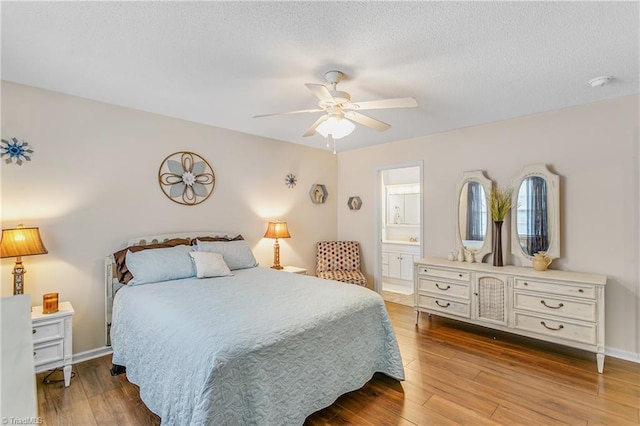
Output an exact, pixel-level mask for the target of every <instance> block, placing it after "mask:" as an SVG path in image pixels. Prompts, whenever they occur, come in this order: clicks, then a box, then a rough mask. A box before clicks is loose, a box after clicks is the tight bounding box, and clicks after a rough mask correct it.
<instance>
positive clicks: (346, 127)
mask: <svg viewBox="0 0 640 426" xmlns="http://www.w3.org/2000/svg"><path fill="white" fill-rule="evenodd" d="M355 128H356V125H355V124H353V123H352V122H351V121H350V120H347V119H346V118H343V117H341V116H339V115H338V116H336V115H332V116H330V117H329V118H327V119H326V120H325V121H323V122H322V123H320V125H319V126H318V127H316V132H317V133H319V134H321V135H322V137H324V138H326V137H329V135H331V137H332V138H333V139H342V138H344V137H345V136H349V135H350V134H351V133H352V132H353V130H354V129H355Z"/></svg>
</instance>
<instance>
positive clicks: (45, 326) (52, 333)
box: [31, 320, 64, 344]
mask: <svg viewBox="0 0 640 426" xmlns="http://www.w3.org/2000/svg"><path fill="white" fill-rule="evenodd" d="M31 328H32V334H33V343H34V344H37V343H40V342H47V341H49V340H54V339H62V338H63V337H64V321H63V320H55V321H51V322H44V323H40V324H34V325H33V326H32V327H31Z"/></svg>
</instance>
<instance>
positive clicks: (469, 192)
mask: <svg viewBox="0 0 640 426" xmlns="http://www.w3.org/2000/svg"><path fill="white" fill-rule="evenodd" d="M491 186H492V182H491V180H490V179H489V178H487V177H486V176H485V175H484V172H482V171H480V170H476V171H471V172H464V173H463V175H462V180H461V181H460V183H459V184H458V192H457V194H458V197H457V200H456V201H457V212H458V221H457V226H456V236H457V242H458V246H462V247H464V248H465V249H466V250H467V251H473V252H474V253H475V259H476V261H477V262H482V259H483V257H484V256H485V255H487V254H488V253H490V252H491V218H490V214H489V210H488V206H487V195H488V194H489V193H490V192H491Z"/></svg>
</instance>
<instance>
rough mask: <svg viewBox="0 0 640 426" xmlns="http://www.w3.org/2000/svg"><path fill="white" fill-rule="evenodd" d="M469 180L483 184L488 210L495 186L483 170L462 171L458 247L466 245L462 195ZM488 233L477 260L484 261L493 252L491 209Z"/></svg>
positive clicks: (458, 208)
mask: <svg viewBox="0 0 640 426" xmlns="http://www.w3.org/2000/svg"><path fill="white" fill-rule="evenodd" d="M468 182H478V183H479V184H480V185H482V189H483V190H484V195H485V198H487V210H488V209H489V201H488V197H489V194H491V188H493V181H492V180H491V179H489V178H488V177H487V176H486V175H485V174H484V171H482V170H472V171H467V172H463V173H462V179H461V180H460V182H458V186H457V190H456V243H457V244H458V247H464V245H463V244H462V235H461V234H460V195H462V188H464V185H465V184H466V183H468ZM486 229H487V233H486V235H485V238H484V244H482V247H481V248H480V250H478V251H476V262H479V263H482V261H483V260H484V257H485V256H486V255H488V254H489V253H491V251H492V249H493V222H492V220H491V211H487V228H486Z"/></svg>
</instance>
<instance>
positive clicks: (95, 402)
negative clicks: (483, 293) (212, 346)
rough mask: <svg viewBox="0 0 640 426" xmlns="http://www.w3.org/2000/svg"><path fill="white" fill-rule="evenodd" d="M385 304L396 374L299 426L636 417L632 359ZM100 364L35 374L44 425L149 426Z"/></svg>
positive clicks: (134, 400) (134, 394) (106, 360)
mask: <svg viewBox="0 0 640 426" xmlns="http://www.w3.org/2000/svg"><path fill="white" fill-rule="evenodd" d="M387 309H388V311H389V316H390V318H391V322H392V325H393V327H394V330H395V332H396V336H397V339H398V345H399V347H400V351H401V353H402V359H403V364H404V365H405V376H406V380H405V381H404V382H398V381H396V380H394V379H392V378H389V377H387V376H385V375H383V374H380V373H377V374H375V375H374V377H373V378H372V379H371V380H370V381H369V382H368V383H367V384H366V385H365V386H364V387H362V388H361V389H359V390H356V391H354V392H350V393H348V394H346V395H343V396H341V397H340V398H338V399H337V400H336V402H335V403H333V404H332V405H331V406H329V407H327V408H325V409H323V410H320V411H318V412H316V413H314V414H312V415H311V416H309V417H308V418H307V419H306V421H305V425H307V426H316V425H330V426H333V425H357V426H378V425H394V426H417V425H448V424H451V425H453V424H474V425H475V424H502V425H556V424H569V425H580V426H586V425H587V424H589V425H590V424H616V425H626V424H639V423H640V364H635V363H631V362H628V361H624V360H619V359H615V358H609V357H608V358H607V361H606V363H605V371H604V374H598V373H597V372H596V369H595V359H594V356H593V354H591V353H588V352H584V351H579V350H575V349H571V348H565V347H560V346H557V345H550V344H546V343H540V342H537V341H535V340H533V339H526V338H522V337H519V336H513V335H509V334H507V333H500V332H498V333H496V332H495V330H489V329H485V328H482V327H474V326H471V327H468V326H466V325H464V324H461V323H459V322H456V321H451V320H445V319H442V318H438V317H435V316H432V317H430V318H429V317H427V316H426V315H421V316H420V325H419V327H416V326H415V322H414V321H415V316H414V315H415V314H414V311H413V309H412V308H411V307H407V306H403V305H398V304H394V303H387ZM494 337H495V338H494ZM110 367H111V356H105V357H101V358H97V359H94V360H90V361H86V362H83V363H80V364H77V365H75V366H74V370H75V371H76V373H77V375H76V377H75V378H73V379H72V381H71V386H70V387H68V388H65V387H64V386H63V385H62V383H53V384H49V385H43V384H42V383H41V380H42V377H43V376H44V373H42V374H39V375H37V380H38V385H37V395H38V408H39V415H40V416H42V417H43V420H44V424H46V425H65V426H66V425H73V426H75V425H81V426H85V425H87V426H91V425H96V426H100V425H125V426H127V425H131V426H138V425H145V426H147V425H150V426H158V425H159V424H160V418H159V417H158V416H156V415H155V414H153V413H152V412H151V411H149V409H148V408H147V407H146V406H145V405H144V403H143V402H142V401H141V400H140V393H139V389H138V387H137V386H136V385H134V384H132V383H130V382H128V381H127V378H126V375H125V374H122V375H120V376H116V377H112V376H111V375H110V374H109V368H110Z"/></svg>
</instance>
